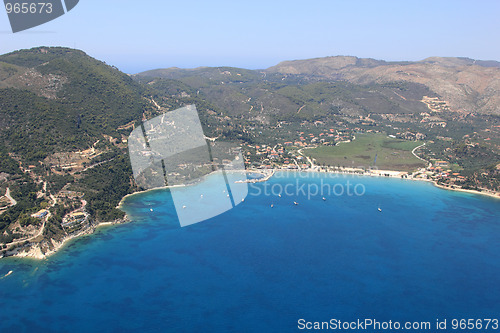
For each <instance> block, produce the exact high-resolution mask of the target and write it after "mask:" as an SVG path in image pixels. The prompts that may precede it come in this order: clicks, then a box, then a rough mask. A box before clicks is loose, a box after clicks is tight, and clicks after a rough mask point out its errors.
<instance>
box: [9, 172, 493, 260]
mask: <svg viewBox="0 0 500 333" xmlns="http://www.w3.org/2000/svg"><path fill="white" fill-rule="evenodd" d="M246 171H247V173H257V174H261V175H263V177H262V178H258V179H247V181H242V182H246V183H258V182H266V181H268V180H269V179H270V178H272V177H273V176H274V175H275V173H276V172H307V173H330V174H344V175H356V176H364V177H382V178H397V179H403V180H412V181H424V182H430V183H432V184H433V185H434V186H435V187H437V188H440V189H444V190H451V191H458V192H464V193H469V194H475V195H484V196H487V197H490V198H495V199H500V193H499V192H493V193H492V192H481V191H476V190H469V189H462V188H456V187H455V188H454V187H451V186H444V185H441V184H438V183H437V181H435V180H433V179H424V178H414V177H408V178H402V177H401V175H407V172H404V171H394V170H376V172H369V173H365V172H360V171H362V170H357V169H344V170H317V169H312V168H307V169H300V170H290V169H270V170H257V169H248V170H246ZM184 186H188V185H171V186H164V187H157V188H153V189H148V190H144V191H137V192H134V193H130V194H127V195H126V196H124V197H123V198H122V199H121V200H120V202H119V203H118V205H117V206H116V208H118V209H121V208H122V207H123V202H124V201H125V199H126V198H128V197H130V196H135V195H141V194H145V193H149V192H153V191H160V190H165V189H169V188H175V187H184ZM127 222H130V220H129V218H128V216H127V215H126V214H125V216H124V217H123V218H122V219H118V220H115V221H111V222H100V223H98V224H95V225H91V226H90V227H88V228H86V229H85V230H82V231H81V232H79V233H76V234H72V235H69V236H67V237H64V238H62V239H61V240H60V241H55V240H54V239H51V243H52V245H53V248H52V249H51V250H50V251H48V252H45V253H43V252H42V250H41V249H40V243H36V244H30V246H29V247H28V248H26V247H23V248H18V249H15V251H16V252H15V253H9V254H8V255H5V256H2V257H0V259H1V258H7V257H17V258H31V259H37V260H42V259H46V258H48V257H50V256H51V255H53V254H54V253H56V252H57V251H58V250H60V249H61V248H63V247H64V246H65V245H66V243H67V242H68V241H70V240H72V239H75V238H78V237H81V236H86V235H91V234H93V233H94V232H95V231H96V230H97V229H98V228H100V227H105V226H112V225H115V224H122V223H127Z"/></svg>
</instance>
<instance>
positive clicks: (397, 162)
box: [302, 134, 425, 171]
mask: <svg viewBox="0 0 500 333" xmlns="http://www.w3.org/2000/svg"><path fill="white" fill-rule="evenodd" d="M421 144H422V142H419V141H405V140H400V139H393V138H389V137H388V136H387V135H385V134H357V135H356V139H355V140H354V141H352V142H349V143H340V144H338V145H337V146H334V147H332V146H321V147H318V148H314V149H305V150H303V151H302V152H303V153H304V154H306V155H307V156H309V157H311V158H313V159H315V160H316V161H315V164H318V165H329V166H343V167H364V168H367V167H374V166H375V167H377V168H378V169H381V170H401V171H411V170H415V169H417V168H420V167H423V166H425V163H424V162H422V161H421V160H419V159H418V158H416V157H415V156H413V154H412V153H411V151H412V150H413V149H414V148H415V147H417V146H420V145H421ZM375 155H377V161H376V163H375V165H374V161H375Z"/></svg>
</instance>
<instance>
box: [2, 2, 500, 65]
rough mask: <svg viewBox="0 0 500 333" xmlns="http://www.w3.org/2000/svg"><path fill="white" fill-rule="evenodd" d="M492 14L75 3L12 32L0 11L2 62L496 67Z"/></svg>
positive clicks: (491, 6) (497, 26)
mask: <svg viewBox="0 0 500 333" xmlns="http://www.w3.org/2000/svg"><path fill="white" fill-rule="evenodd" d="M26 1H27V2H30V1H33V0H26ZM40 1H41V0H39V1H37V2H40ZM499 14H500V1H498V0H478V1H474V2H473V1H461V0H450V1H438V0H434V1H427V0H421V1H413V0H408V1H405V0H398V1H390V0H388V1H375V0H371V1H356V0H351V1H348V0H346V1H335V0H330V1H323V0H308V1H304V0H302V1H293V0H290V1H282V0H267V1H261V0H252V1H239V0H231V1H226V0H220V1H219V0H212V1H208V0H203V1H189V0H184V1H171V0H161V1H152V0H142V1H130V0H80V2H79V4H78V5H77V6H76V7H75V8H74V9H73V10H71V11H70V12H68V13H67V14H65V15H63V16H61V17H59V18H57V19H55V20H53V21H51V22H48V23H46V24H43V25H41V26H38V27H35V28H32V29H30V30H27V31H24V32H18V33H15V34H14V33H12V31H11V28H10V25H9V21H8V17H7V14H6V11H5V10H3V9H2V8H0V54H4V53H8V52H12V51H14V50H19V49H26V48H31V47H36V46H65V47H71V48H77V49H81V50H83V51H85V52H86V53H87V54H89V55H90V56H93V57H95V58H97V59H99V60H102V61H105V62H106V63H108V64H110V65H114V66H116V67H118V68H119V69H121V70H122V71H124V72H126V73H130V74H133V73H137V72H141V71H144V70H149V69H155V68H166V67H174V66H175V67H181V68H193V67H199V66H235V67H244V68H249V69H261V68H267V67H270V66H273V65H276V64H277V63H279V62H280V61H283V60H295V59H307V58H317V57H325V56H335V55H352V56H357V57H361V58H375V59H382V60H388V61H392V60H422V59H425V58H427V57H430V56H459V57H470V58H474V59H481V60H497V61H500V38H499V37H500V19H499V17H500V16H499Z"/></svg>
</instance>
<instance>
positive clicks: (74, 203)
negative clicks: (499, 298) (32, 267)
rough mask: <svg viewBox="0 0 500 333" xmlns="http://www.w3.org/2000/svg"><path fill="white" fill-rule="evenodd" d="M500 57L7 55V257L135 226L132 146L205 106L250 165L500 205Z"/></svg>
mask: <svg viewBox="0 0 500 333" xmlns="http://www.w3.org/2000/svg"><path fill="white" fill-rule="evenodd" d="M499 79H500V63H499V62H496V61H481V60H473V59H469V58H438V57H433V58H427V59H424V60H422V61H418V62H386V61H381V60H375V59H360V58H356V57H346V56H339V57H326V58H317V59H310V60H297V61H286V62H282V63H280V64H278V65H276V66H274V67H271V68H268V69H264V70H247V69H241V68H232V67H200V68H196V69H179V68H167V69H157V70H151V71H147V72H144V73H139V74H136V75H127V74H124V73H122V72H120V71H119V70H118V69H117V68H115V67H113V66H109V65H107V64H105V63H103V62H101V61H98V60H96V59H93V58H91V57H89V56H87V55H86V54H85V53H84V52H82V51H79V50H73V49H68V48H59V47H39V48H34V49H30V50H21V51H16V52H12V53H9V54H5V55H1V56H0V110H1V112H0V138H1V140H0V256H2V257H3V256H11V255H17V256H30V257H34V258H43V257H45V256H47V255H49V254H51V253H54V252H55V251H56V250H57V249H58V248H59V247H60V246H62V244H63V243H64V242H65V241H66V240H68V239H71V238H74V237H77V236H80V235H83V234H89V233H92V232H93V231H94V230H95V229H96V227H97V226H99V225H102V224H109V223H122V222H125V221H126V220H127V218H126V216H125V214H124V212H123V211H121V210H120V209H119V208H118V205H119V203H120V202H121V200H122V198H123V197H125V196H126V195H128V194H132V193H135V192H138V191H141V190H142V189H141V188H139V187H138V186H137V185H136V184H135V182H134V180H133V177H132V169H131V166H130V162H129V158H128V151H127V138H128V135H129V134H130V132H131V131H132V130H133V129H134V128H136V126H140V125H141V123H142V122H143V121H145V120H148V119H151V118H153V117H155V116H158V115H159V114H162V113H164V112H168V111H171V110H174V109H176V108H178V107H182V106H185V105H190V104H194V105H196V107H197V109H198V112H199V116H200V119H201V121H202V125H203V130H204V132H205V134H206V136H207V138H209V139H210V140H224V141H230V142H234V143H235V144H237V145H239V146H241V147H242V149H243V156H244V158H245V166H246V168H247V169H248V170H255V171H258V172H263V173H265V174H267V175H269V174H270V172H271V170H301V171H303V170H307V171H315V172H342V173H355V174H364V175H370V176H379V177H389V176H391V177H399V178H404V179H418V180H426V181H432V182H434V183H435V184H436V185H438V186H441V187H444V188H448V189H454V190H466V191H473V192H477V193H482V194H488V195H490V196H494V197H498V196H499V192H500V80H499Z"/></svg>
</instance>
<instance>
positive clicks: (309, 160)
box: [297, 148, 316, 169]
mask: <svg viewBox="0 0 500 333" xmlns="http://www.w3.org/2000/svg"><path fill="white" fill-rule="evenodd" d="M302 149H310V148H301V149H299V150H298V151H297V152H298V153H299V154H300V155H302V156H304V157H305V158H306V159H307V161H308V162H309V164H311V169H314V168H316V166H315V165H314V162H313V161H312V159H311V158H310V157H309V156H306V155H304V154H302Z"/></svg>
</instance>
